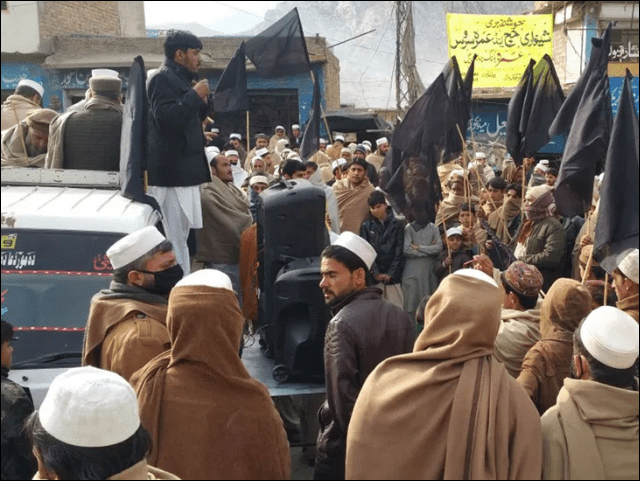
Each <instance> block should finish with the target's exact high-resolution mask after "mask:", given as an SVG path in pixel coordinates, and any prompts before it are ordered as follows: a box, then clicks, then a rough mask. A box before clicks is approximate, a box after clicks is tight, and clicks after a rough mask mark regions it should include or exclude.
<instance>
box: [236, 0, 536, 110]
mask: <svg viewBox="0 0 640 481" xmlns="http://www.w3.org/2000/svg"><path fill="white" fill-rule="evenodd" d="M394 4H395V2H389V1H386V2H385V1H378V2H370V1H365V2H362V1H348V2H347V1H337V2H336V1H334V2H314V1H299V2H298V1H285V2H279V3H278V4H277V5H276V6H275V7H274V8H273V9H271V10H269V11H268V12H267V13H266V15H265V18H266V19H267V20H266V21H264V22H262V23H261V24H259V25H258V26H256V27H255V28H253V29H251V30H249V31H247V32H243V33H239V34H237V35H255V34H256V33H258V32H260V31H262V30H264V29H265V28H266V27H267V26H269V25H271V24H272V23H273V22H274V21H276V20H278V19H279V18H281V17H282V16H284V15H285V14H286V13H288V12H289V11H290V10H291V9H292V8H294V7H298V11H299V13H300V19H301V21H302V28H303V29H304V33H305V36H307V37H310V36H314V35H316V34H318V35H320V36H322V37H325V38H326V39H327V42H328V44H329V45H333V44H336V43H338V42H341V41H343V40H347V39H349V38H350V37H354V36H356V35H359V34H361V33H365V32H367V31H369V30H372V29H376V31H375V32H373V33H370V34H368V35H365V36H363V37H360V38H358V39H355V40H352V41H350V42H347V43H345V44H342V45H339V46H337V47H334V49H333V53H334V54H335V55H336V57H338V59H339V60H340V97H341V103H343V104H355V106H356V107H365V108H383V109H384V108H391V109H393V108H395V104H396V94H395V81H394V79H395V73H394V63H395V55H396V54H395V52H396V17H395V9H394ZM533 8H534V2H522V1H492V2H471V1H465V2H413V17H414V24H415V31H416V56H417V65H418V71H419V72H420V76H421V77H422V81H423V83H424V84H425V86H428V85H429V84H430V83H431V81H432V80H433V79H435V77H436V76H437V75H438V74H439V73H440V71H441V70H442V68H443V67H444V65H445V63H446V62H447V60H448V57H447V27H446V17H445V15H446V13H447V12H451V13H479V14H501V15H515V14H524V13H529V12H531V11H533Z"/></svg>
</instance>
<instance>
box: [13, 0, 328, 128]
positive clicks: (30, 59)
mask: <svg viewBox="0 0 640 481" xmlns="http://www.w3.org/2000/svg"><path fill="white" fill-rule="evenodd" d="M2 5H3V7H2V100H3V101H4V99H5V98H6V97H7V96H8V95H10V94H11V93H12V92H13V90H14V89H15V87H16V85H17V84H18V82H19V81H20V80H21V79H22V78H30V79H33V80H36V81H39V82H41V83H42V84H43V85H44V87H45V96H44V106H45V107H49V108H52V109H54V110H58V111H63V110H64V109H66V108H67V107H68V106H70V105H71V104H73V103H75V102H77V101H79V100H80V99H82V98H83V97H84V94H85V90H86V89H87V88H88V85H89V82H88V81H89V77H90V75H91V69H94V68H111V69H114V70H117V71H118V72H119V73H120V77H121V78H122V79H123V86H124V89H125V90H126V86H127V77H128V71H129V68H130V66H131V63H132V61H133V58H134V57H136V56H138V55H141V56H142V57H143V59H144V61H145V66H146V68H147V69H154V68H157V67H159V66H160V64H161V62H162V60H163V58H164V54H163V47H162V44H163V38H162V36H156V38H151V37H149V36H147V32H146V30H145V28H144V27H145V20H144V8H143V2H108V1H102V2H47V1H39V2H29V1H23V2H2ZM243 40H246V38H240V37H212V38H202V42H203V49H202V53H201V55H202V67H201V70H200V77H201V78H207V79H208V80H209V83H210V85H211V87H212V90H213V89H215V86H216V84H217V83H218V80H219V78H220V76H221V74H222V72H223V70H224V68H225V67H226V66H227V64H228V62H229V60H230V59H231V57H232V56H233V54H234V53H235V52H236V50H237V48H238V47H239V46H240V43H241V42H242V41H243ZM306 41H307V47H308V50H309V57H310V60H311V64H312V69H313V71H314V75H315V77H316V78H317V79H318V80H319V81H320V86H321V91H322V93H323V99H322V103H323V106H324V109H325V110H331V109H337V108H338V107H339V105H340V81H339V78H340V67H339V62H338V59H337V58H336V57H335V56H334V55H333V53H332V52H331V50H329V49H328V48H327V43H326V41H325V39H324V38H322V37H318V36H316V37H308V38H307V39H306ZM247 76H248V80H247V88H248V93H249V98H250V125H251V127H250V134H251V135H254V134H256V133H257V132H262V131H264V132H265V133H268V134H270V133H272V130H273V128H274V127H275V126H276V125H278V124H282V125H284V126H286V127H287V130H288V129H289V128H290V126H291V125H292V124H296V123H299V124H304V122H305V121H306V120H307V118H308V115H309V110H310V108H311V102H312V94H313V84H312V81H311V77H310V76H309V75H296V76H292V77H284V78H278V79H264V78H260V77H259V76H258V75H257V73H256V71H255V68H254V67H253V66H252V65H249V66H248V68H247ZM216 120H217V121H219V122H220V123H221V127H222V133H223V134H224V133H230V132H225V130H229V131H231V130H235V131H237V130H240V133H242V134H243V135H246V118H245V115H244V113H242V114H239V115H237V116H233V115H231V116H229V115H226V116H221V118H220V119H216Z"/></svg>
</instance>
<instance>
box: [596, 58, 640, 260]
mask: <svg viewBox="0 0 640 481" xmlns="http://www.w3.org/2000/svg"><path fill="white" fill-rule="evenodd" d="M632 78H633V77H632V76H631V73H630V72H629V71H628V70H627V76H626V78H625V79H624V88H623V91H622V95H621V97H620V106H619V108H618V113H617V115H616V119H615V122H614V123H613V129H612V132H611V142H610V143H609V149H608V150H607V161H606V164H605V168H604V179H603V180H602V186H601V188H600V208H599V210H598V223H597V225H596V230H595V240H594V244H595V245H594V258H595V259H596V260H597V261H599V262H600V265H601V266H602V267H603V268H604V269H605V270H606V271H607V272H612V271H613V270H614V269H615V268H616V267H617V266H618V265H619V263H620V261H621V260H622V259H623V258H624V256H626V255H627V254H628V253H629V251H630V250H632V249H637V248H638V241H639V237H638V235H639V231H640V228H639V226H638V222H639V221H638V219H639V217H640V212H638V205H639V204H640V195H639V193H638V175H639V171H638V140H639V139H638V114H637V113H636V108H635V105H634V102H633V92H632V91H631V79H632Z"/></svg>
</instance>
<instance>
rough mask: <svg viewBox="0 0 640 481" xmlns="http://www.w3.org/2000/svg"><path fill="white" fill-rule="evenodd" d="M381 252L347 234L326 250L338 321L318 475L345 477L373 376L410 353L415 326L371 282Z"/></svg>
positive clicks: (330, 351) (328, 366)
mask: <svg viewBox="0 0 640 481" xmlns="http://www.w3.org/2000/svg"><path fill="white" fill-rule="evenodd" d="M375 258H376V251H375V250H374V249H373V247H371V245H370V244H369V243H368V242H367V241H365V240H364V239H363V238H362V237H360V236H357V235H356V234H354V233H352V232H344V233H343V234H342V235H341V236H340V237H339V238H338V240H337V241H336V242H335V243H334V244H333V245H332V246H330V247H328V248H327V249H325V251H324V252H323V253H322V265H321V273H322V281H321V282H320V288H321V289H322V292H323V294H324V298H325V302H326V303H327V304H328V305H329V306H331V312H332V314H333V316H334V317H333V319H332V320H331V322H330V323H329V325H328V326H327V332H326V336H325V344H324V366H325V381H326V385H327V401H326V402H325V403H324V404H323V405H322V407H321V408H320V412H319V413H318V418H319V421H320V433H319V435H318V444H317V448H316V466H315V473H314V478H315V479H344V476H345V471H344V470H345V455H346V445H347V428H348V426H349V421H350V419H351V413H352V411H353V406H354V405H355V402H356V399H357V397H358V393H359V392H360V389H361V388H362V385H363V384H364V382H365V380H366V378H367V376H368V375H369V374H370V373H371V372H372V371H373V370H374V369H375V367H376V366H377V365H378V364H379V363H381V362H382V361H384V360H385V359H386V358H388V357H391V356H395V355H398V354H404V353H407V352H410V351H411V350H412V348H413V342H414V340H415V332H416V330H415V325H414V323H413V321H411V320H410V319H409V316H408V315H407V314H406V313H405V312H404V311H403V309H402V308H400V307H397V306H394V305H393V304H391V303H389V302H387V301H385V300H384V299H382V291H381V290H380V289H377V288H375V287H368V286H367V273H368V272H369V270H370V269H371V266H372V264H373V261H374V260H375Z"/></svg>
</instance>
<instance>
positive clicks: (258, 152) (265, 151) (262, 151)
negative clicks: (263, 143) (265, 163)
mask: <svg viewBox="0 0 640 481" xmlns="http://www.w3.org/2000/svg"><path fill="white" fill-rule="evenodd" d="M268 153H269V149H267V148H266V147H263V148H262V149H258V150H256V155H257V156H258V157H264V156H265V155H267V154H268Z"/></svg>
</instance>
